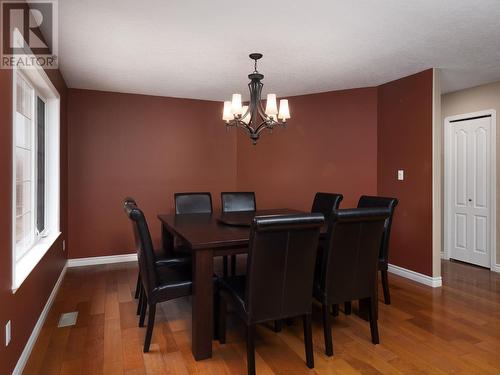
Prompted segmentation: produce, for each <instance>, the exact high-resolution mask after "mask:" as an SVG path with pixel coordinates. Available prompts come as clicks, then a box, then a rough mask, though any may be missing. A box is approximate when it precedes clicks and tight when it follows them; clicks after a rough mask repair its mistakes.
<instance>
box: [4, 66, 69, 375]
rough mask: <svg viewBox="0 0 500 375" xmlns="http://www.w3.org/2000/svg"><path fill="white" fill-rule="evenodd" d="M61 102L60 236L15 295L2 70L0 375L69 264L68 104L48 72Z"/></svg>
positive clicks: (8, 124)
mask: <svg viewBox="0 0 500 375" xmlns="http://www.w3.org/2000/svg"><path fill="white" fill-rule="evenodd" d="M47 74H48V75H49V77H50V79H51V81H52V83H53V84H54V86H55V87H56V89H57V90H58V92H59V94H60V96H61V114H60V123H61V130H60V131H61V134H60V137H61V155H60V157H61V190H60V192H61V206H60V207H61V232H62V236H61V237H59V239H58V240H57V241H56V242H55V243H54V245H53V246H52V247H51V249H50V250H49V251H48V252H47V253H46V254H45V256H44V257H43V258H42V259H41V260H40V262H39V263H38V265H37V266H36V268H35V269H34V270H33V271H32V272H31V274H30V275H29V276H28V278H27V279H26V280H25V281H24V283H23V284H22V285H21V287H20V288H19V289H18V290H17V292H16V293H15V294H12V291H11V286H12V215H11V213H12V163H13V161H12V70H5V69H0V98H1V100H0V134H1V136H0V175H1V176H2V183H0V206H1V207H2V212H3V213H2V216H1V217H0V258H1V259H2V261H1V262H0V332H1V337H2V339H1V342H0V348H1V349H0V374H10V373H11V372H12V370H13V369H14V367H15V365H16V363H17V361H18V358H19V356H20V355H21V352H22V351H23V349H24V346H25V345H26V342H27V341H28V338H29V336H30V335H31V332H32V330H33V328H34V326H35V324H36V322H37V320H38V318H39V316H40V313H41V312H42V310H43V307H44V306H45V303H46V302H47V299H48V298H49V295H50V293H51V291H52V289H53V287H54V285H55V283H56V281H57V279H58V277H59V275H60V273H61V270H62V269H63V267H64V264H65V262H66V253H64V252H63V251H62V240H63V239H64V238H65V237H66V235H67V215H66V211H67V184H66V182H67V171H68V170H67V148H66V147H67V116H66V108H67V102H66V100H67V98H66V91H67V89H66V84H65V83H64V80H63V78H62V76H61V75H60V73H59V71H54V70H49V71H47ZM8 320H10V321H11V327H12V341H11V342H10V344H9V346H8V347H5V346H4V327H5V324H6V323H7V321H8Z"/></svg>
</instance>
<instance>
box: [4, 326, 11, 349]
mask: <svg viewBox="0 0 500 375" xmlns="http://www.w3.org/2000/svg"><path fill="white" fill-rule="evenodd" d="M10 337H11V334H10V320H9V321H8V322H7V324H6V325H5V346H8V345H9V344H10Z"/></svg>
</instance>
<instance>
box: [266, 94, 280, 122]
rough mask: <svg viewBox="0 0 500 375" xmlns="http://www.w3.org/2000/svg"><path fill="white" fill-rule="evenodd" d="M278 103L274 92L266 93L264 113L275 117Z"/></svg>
mask: <svg viewBox="0 0 500 375" xmlns="http://www.w3.org/2000/svg"><path fill="white" fill-rule="evenodd" d="M277 114H278V105H277V104H276V94H267V102H266V115H268V116H272V117H274V118H276V115H277Z"/></svg>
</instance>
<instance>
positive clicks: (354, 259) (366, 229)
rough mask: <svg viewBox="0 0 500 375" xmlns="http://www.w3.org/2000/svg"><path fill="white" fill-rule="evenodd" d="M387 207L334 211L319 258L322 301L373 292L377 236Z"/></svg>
mask: <svg viewBox="0 0 500 375" xmlns="http://www.w3.org/2000/svg"><path fill="white" fill-rule="evenodd" d="M388 216H389V209H387V208H352V209H345V210H338V211H336V212H334V213H333V215H332V218H331V224H330V227H329V230H328V241H327V242H328V245H327V248H326V251H323V254H322V259H321V275H320V289H321V291H322V294H323V296H322V297H323V301H322V302H323V303H327V304H333V303H342V302H344V301H351V300H354V299H360V298H367V297H371V296H373V295H374V293H375V288H376V280H377V264H378V260H377V258H378V251H379V247H380V240H381V238H382V233H383V230H384V222H385V220H386V219H387V217H388Z"/></svg>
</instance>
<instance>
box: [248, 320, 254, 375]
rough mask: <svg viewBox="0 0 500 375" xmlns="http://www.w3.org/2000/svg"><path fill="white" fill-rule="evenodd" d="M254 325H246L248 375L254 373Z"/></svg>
mask: <svg viewBox="0 0 500 375" xmlns="http://www.w3.org/2000/svg"><path fill="white" fill-rule="evenodd" d="M254 336H255V326H254V325H249V326H247V371H248V375H255V345H254V339H255V337H254Z"/></svg>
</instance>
